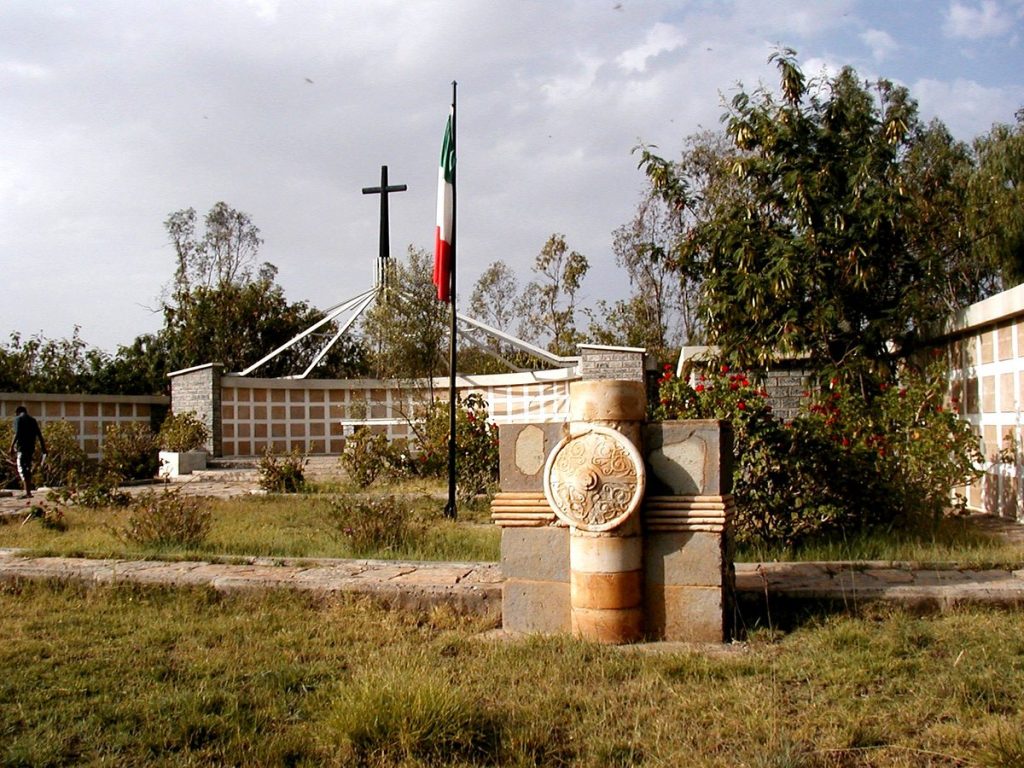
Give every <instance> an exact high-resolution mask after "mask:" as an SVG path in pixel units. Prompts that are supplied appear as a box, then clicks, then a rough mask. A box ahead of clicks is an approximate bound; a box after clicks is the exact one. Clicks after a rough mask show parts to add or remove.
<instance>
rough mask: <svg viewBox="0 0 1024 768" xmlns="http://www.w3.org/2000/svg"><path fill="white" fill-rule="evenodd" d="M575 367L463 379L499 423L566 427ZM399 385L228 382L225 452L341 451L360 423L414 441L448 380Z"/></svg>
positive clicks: (224, 383) (464, 388)
mask: <svg viewBox="0 0 1024 768" xmlns="http://www.w3.org/2000/svg"><path fill="white" fill-rule="evenodd" d="M579 378H580V377H579V375H578V374H577V373H576V371H575V369H557V370H550V371H535V372H529V373H511V374H496V375H481V376H460V377H458V378H457V379H456V387H457V390H458V393H459V395H460V396H462V397H463V398H465V397H466V396H467V395H468V394H470V393H471V392H479V393H480V394H481V395H483V397H484V399H485V400H486V401H487V407H488V411H489V412H490V417H491V419H492V420H493V421H494V422H495V423H497V424H515V423H525V422H548V421H554V422H561V421H565V420H566V419H567V418H568V414H569V382H570V381H575V380H577V379H579ZM432 384H433V389H432V390H431V388H430V386H428V382H425V381H420V382H395V381H379V380H374V379H356V380H324V381H318V380H306V379H302V380H299V379H254V378H249V377H242V376H233V375H229V374H226V375H223V376H221V377H220V394H221V397H220V424H219V428H220V430H221V439H220V454H221V455H222V456H224V457H226V458H230V457H251V456H259V455H261V454H262V453H263V452H264V451H265V450H267V449H268V448H269V449H270V450H273V451H290V450H292V449H299V450H301V451H304V452H306V453H309V454H312V455H318V454H338V453H340V452H341V450H342V448H343V447H344V442H345V436H346V435H348V434H351V432H352V430H353V429H354V428H355V427H357V426H363V425H365V426H368V427H370V428H371V429H373V430H375V431H378V432H382V433H384V434H386V435H387V436H388V439H389V440H395V439H401V438H408V437H410V436H411V434H410V433H411V430H410V427H409V421H410V420H411V419H413V418H415V416H416V414H417V413H418V411H419V410H420V409H421V407H422V405H423V404H424V403H426V402H427V401H428V400H429V399H430V398H431V396H432V397H433V399H440V400H447V398H448V379H447V378H437V379H434V380H433V382H432Z"/></svg>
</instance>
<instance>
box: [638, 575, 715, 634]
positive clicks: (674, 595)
mask: <svg viewBox="0 0 1024 768" xmlns="http://www.w3.org/2000/svg"><path fill="white" fill-rule="evenodd" d="M725 606H726V603H725V599H724V594H723V590H722V589H721V588H718V589H714V588H712V587H672V586H664V585H662V584H648V585H647V589H646V593H645V601H644V607H645V610H646V618H647V635H648V637H650V638H651V639H657V640H669V641H674V642H689V643H721V642H723V641H725V640H728V639H729V637H728V634H729V633H728V630H727V626H728V625H727V622H726V618H725V613H726V610H725Z"/></svg>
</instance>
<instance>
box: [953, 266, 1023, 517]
mask: <svg viewBox="0 0 1024 768" xmlns="http://www.w3.org/2000/svg"><path fill="white" fill-rule="evenodd" d="M935 342H936V345H937V347H938V348H939V349H941V350H943V351H944V353H945V354H946V355H947V359H948V360H949V364H950V371H951V372H950V395H951V397H950V404H951V406H952V407H953V408H954V409H955V410H956V411H957V413H958V414H959V415H960V417H961V418H963V419H965V420H966V421H968V422H969V423H970V424H971V427H972V428H973V430H974V432H975V434H977V436H978V440H979V445H980V447H981V450H982V453H983V455H984V459H985V460H984V464H983V466H982V467H981V469H982V470H983V471H984V475H983V477H982V478H981V479H980V480H979V481H977V482H975V483H973V484H971V485H970V486H968V487H964V488H962V489H960V492H961V493H962V494H964V495H965V496H966V498H967V503H968V507H969V508H970V509H972V510H976V511H983V512H988V513H989V514H994V515H999V516H1000V517H1005V518H1010V519H1014V520H1024V487H1022V484H1021V483H1020V481H1019V478H1020V473H1021V467H1022V464H1024V452H1022V445H1024V430H1022V419H1021V411H1022V410H1024V285H1020V286H1017V287H1016V288H1011V289H1010V290H1008V291H1003V292H1002V293H1000V294H997V295H995V296H992V297H991V298H988V299H986V300H984V301H981V302H978V303H977V304H973V305H971V306H970V307H967V308H966V309H965V310H963V311H962V312H960V313H959V314H958V315H957V316H955V317H953V318H951V320H950V322H949V323H948V324H947V326H946V328H945V329H944V330H943V333H942V334H941V335H939V336H938V337H937V338H936V339H935Z"/></svg>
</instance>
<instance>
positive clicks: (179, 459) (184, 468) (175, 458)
mask: <svg viewBox="0 0 1024 768" xmlns="http://www.w3.org/2000/svg"><path fill="white" fill-rule="evenodd" d="M206 455H207V454H206V451H184V452H182V453H179V452H176V451H160V477H178V476H180V475H191V474H192V473H193V472H195V471H196V470H197V469H206Z"/></svg>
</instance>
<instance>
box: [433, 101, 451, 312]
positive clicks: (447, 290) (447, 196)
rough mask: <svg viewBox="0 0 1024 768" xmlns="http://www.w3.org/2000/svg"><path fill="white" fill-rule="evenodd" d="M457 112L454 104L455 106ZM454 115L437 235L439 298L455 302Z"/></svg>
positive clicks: (444, 156)
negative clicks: (452, 293) (452, 287)
mask: <svg viewBox="0 0 1024 768" xmlns="http://www.w3.org/2000/svg"><path fill="white" fill-rule="evenodd" d="M452 109H453V112H454V107H453V108H452ZM452 117H453V116H452V115H451V114H449V115H448V123H447V124H446V125H445V129H444V141H443V142H442V143H441V165H440V168H439V169H438V174H437V229H436V230H435V235H434V285H435V286H437V298H438V300H439V301H451V298H452V297H451V274H452V258H453V254H452V238H453V231H452V229H453V227H452V225H453V215H454V198H455V145H454V142H453V140H452V139H453V137H452Z"/></svg>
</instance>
